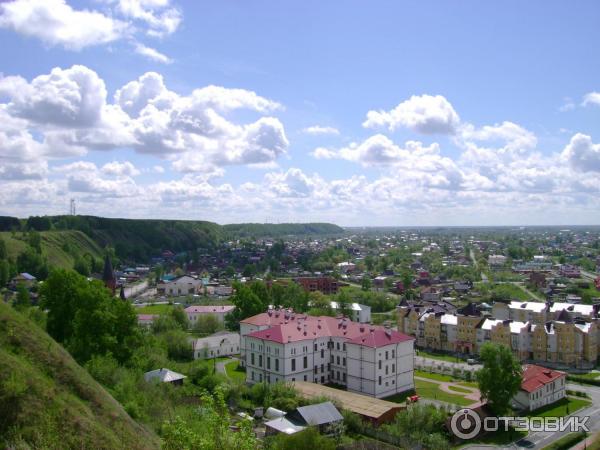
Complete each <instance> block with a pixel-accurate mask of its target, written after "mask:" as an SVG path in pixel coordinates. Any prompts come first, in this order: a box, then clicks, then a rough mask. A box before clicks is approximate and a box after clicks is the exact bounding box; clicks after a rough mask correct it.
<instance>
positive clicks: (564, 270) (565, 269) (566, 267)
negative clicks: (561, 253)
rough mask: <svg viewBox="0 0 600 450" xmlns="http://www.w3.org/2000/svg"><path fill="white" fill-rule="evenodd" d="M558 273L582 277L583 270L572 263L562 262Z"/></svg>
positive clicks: (569, 276)
mask: <svg viewBox="0 0 600 450" xmlns="http://www.w3.org/2000/svg"><path fill="white" fill-rule="evenodd" d="M558 273H560V275H561V276H563V277H567V278H580V277H581V271H580V270H579V267H577V266H573V265H571V264H562V265H561V266H560V268H559V270H558Z"/></svg>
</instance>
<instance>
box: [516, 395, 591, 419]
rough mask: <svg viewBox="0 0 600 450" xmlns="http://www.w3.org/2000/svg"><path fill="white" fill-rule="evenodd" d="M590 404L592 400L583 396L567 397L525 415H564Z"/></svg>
mask: <svg viewBox="0 0 600 450" xmlns="http://www.w3.org/2000/svg"><path fill="white" fill-rule="evenodd" d="M591 404H592V402H590V401H589V400H586V399H583V398H575V397H567V398H563V399H561V400H560V401H558V402H556V403H553V404H551V405H547V406H544V407H542V408H538V409H536V410H534V411H531V412H530V413H528V414H527V415H528V416H529V417H564V416H567V415H569V414H573V413H574V412H575V411H578V410H580V409H582V408H585V407H586V406H589V405H591Z"/></svg>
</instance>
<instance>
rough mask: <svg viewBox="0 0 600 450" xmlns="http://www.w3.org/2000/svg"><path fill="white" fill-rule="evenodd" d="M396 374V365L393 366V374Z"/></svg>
mask: <svg viewBox="0 0 600 450" xmlns="http://www.w3.org/2000/svg"><path fill="white" fill-rule="evenodd" d="M395 372H396V364H392V373H395Z"/></svg>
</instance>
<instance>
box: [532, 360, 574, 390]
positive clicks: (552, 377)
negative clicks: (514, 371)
mask: <svg viewBox="0 0 600 450" xmlns="http://www.w3.org/2000/svg"><path fill="white" fill-rule="evenodd" d="M564 376H566V374H565V373H564V372H560V371H558V370H552V369H548V368H546V367H542V366H536V365H535V364H529V365H527V366H525V370H524V371H523V381H522V382H521V389H522V390H524V391H525V392H535V391H537V390H538V389H540V388H542V387H544V386H545V385H547V384H548V383H552V382H553V381H556V380H558V379H559V378H562V377H564Z"/></svg>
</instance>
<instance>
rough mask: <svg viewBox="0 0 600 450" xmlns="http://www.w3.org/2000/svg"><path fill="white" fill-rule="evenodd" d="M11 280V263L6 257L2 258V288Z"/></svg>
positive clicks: (0, 285) (0, 270) (0, 264)
mask: <svg viewBox="0 0 600 450" xmlns="http://www.w3.org/2000/svg"><path fill="white" fill-rule="evenodd" d="M9 281H10V264H9V263H8V261H6V260H4V259H0V289H2V288H3V287H4V286H5V285H6V283H8V282H9Z"/></svg>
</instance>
